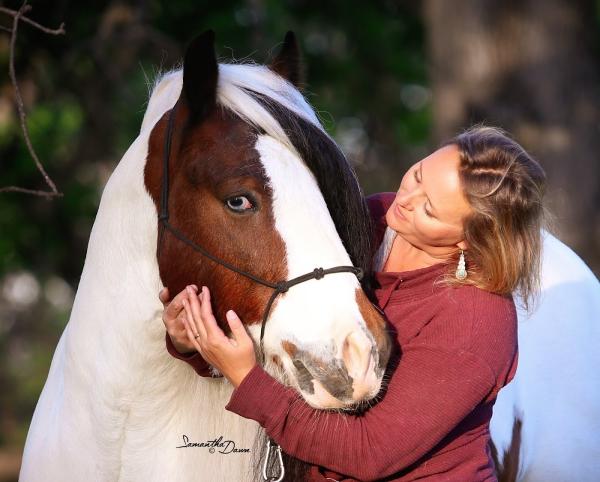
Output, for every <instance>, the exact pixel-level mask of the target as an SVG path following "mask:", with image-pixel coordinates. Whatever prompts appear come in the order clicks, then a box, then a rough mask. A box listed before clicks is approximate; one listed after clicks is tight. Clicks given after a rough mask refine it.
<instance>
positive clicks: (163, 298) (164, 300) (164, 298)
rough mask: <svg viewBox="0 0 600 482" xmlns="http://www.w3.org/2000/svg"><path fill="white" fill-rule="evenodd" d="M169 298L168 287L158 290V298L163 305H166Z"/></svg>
mask: <svg viewBox="0 0 600 482" xmlns="http://www.w3.org/2000/svg"><path fill="white" fill-rule="evenodd" d="M169 298H170V296H169V288H166V287H165V288H163V289H162V290H160V291H159V292H158V299H159V300H160V302H161V303H162V304H163V307H165V306H166V305H167V303H168V302H169Z"/></svg>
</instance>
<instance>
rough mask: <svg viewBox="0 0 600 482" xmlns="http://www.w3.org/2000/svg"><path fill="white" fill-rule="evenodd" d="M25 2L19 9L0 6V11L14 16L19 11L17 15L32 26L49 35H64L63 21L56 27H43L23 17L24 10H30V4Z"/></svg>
mask: <svg viewBox="0 0 600 482" xmlns="http://www.w3.org/2000/svg"><path fill="white" fill-rule="evenodd" d="M25 3H26V2H25ZM25 3H24V4H23V6H22V7H21V8H20V9H19V10H11V9H10V8H6V7H0V13H5V14H7V15H10V16H11V17H16V16H17V15H19V12H21V14H20V15H19V17H20V19H21V20H22V21H23V22H25V23H28V24H29V25H32V26H34V27H35V28H37V29H39V30H41V31H42V32H44V33H47V34H49V35H64V34H65V24H64V23H61V24H60V26H59V27H58V28H48V27H44V26H43V25H40V24H39V23H37V22H34V21H33V20H31V19H30V18H27V17H24V16H23V14H24V13H25V12H28V11H29V10H31V5H25ZM23 7H25V10H23Z"/></svg>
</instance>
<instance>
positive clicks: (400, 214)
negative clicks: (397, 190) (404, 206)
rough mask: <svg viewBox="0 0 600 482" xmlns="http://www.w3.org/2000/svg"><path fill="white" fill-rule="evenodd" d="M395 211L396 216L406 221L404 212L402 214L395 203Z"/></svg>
mask: <svg viewBox="0 0 600 482" xmlns="http://www.w3.org/2000/svg"><path fill="white" fill-rule="evenodd" d="M395 212H396V216H397V217H398V218H400V219H402V220H404V221H406V220H407V219H406V216H405V215H404V214H402V211H400V205H399V204H396V207H395Z"/></svg>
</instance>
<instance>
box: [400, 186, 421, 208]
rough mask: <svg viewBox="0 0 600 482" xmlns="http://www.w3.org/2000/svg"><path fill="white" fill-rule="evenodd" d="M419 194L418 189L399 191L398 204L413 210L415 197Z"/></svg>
mask: <svg viewBox="0 0 600 482" xmlns="http://www.w3.org/2000/svg"><path fill="white" fill-rule="evenodd" d="M417 195H418V193H417V190H416V189H413V190H405V191H403V192H399V193H398V204H400V205H401V206H402V207H403V208H405V209H408V210H412V209H413V202H414V199H415V197H416V196H417Z"/></svg>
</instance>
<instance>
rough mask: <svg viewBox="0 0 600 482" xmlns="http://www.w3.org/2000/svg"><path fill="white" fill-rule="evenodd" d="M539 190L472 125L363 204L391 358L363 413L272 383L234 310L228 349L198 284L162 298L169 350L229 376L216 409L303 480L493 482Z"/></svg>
mask: <svg viewBox="0 0 600 482" xmlns="http://www.w3.org/2000/svg"><path fill="white" fill-rule="evenodd" d="M544 182H545V175H544V172H543V170H542V168H541V167H540V166H539V164H538V163H537V162H536V161H534V160H533V159H532V158H531V157H530V156H529V155H528V154H527V153H526V152H525V151H524V150H523V148H522V147H521V146H519V145H518V144H517V143H516V142H515V141H513V140H512V139H510V138H508V137H507V136H506V135H505V134H504V133H503V132H501V131H500V130H498V129H495V128H489V127H475V128H471V129H470V130H468V131H466V132H464V133H462V134H460V135H458V136H457V137H455V138H454V139H452V140H451V141H449V142H447V143H446V144H445V145H444V146H443V147H441V148H440V149H438V150H437V151H435V152H434V153H433V154H431V155H430V156H428V157H427V158H425V159H423V160H422V161H420V162H418V163H416V164H415V165H414V166H412V167H411V168H410V169H409V170H408V172H407V173H406V174H405V175H404V177H403V179H402V182H401V184H400V188H399V190H398V192H397V193H396V195H395V196H394V195H393V194H391V195H389V194H380V195H376V196H373V197H371V198H369V200H368V201H369V207H370V209H371V213H372V215H373V217H374V219H375V221H376V224H377V226H378V234H377V235H378V240H379V242H380V243H381V245H380V248H379V251H378V253H377V256H376V260H375V268H376V269H377V272H376V273H375V278H376V280H377V282H378V285H379V287H378V288H377V289H376V291H375V295H376V297H377V300H378V304H379V305H380V307H381V308H382V309H383V310H384V312H385V314H386V316H387V318H388V320H389V322H390V323H391V324H392V325H393V326H394V328H395V329H396V331H397V340H398V343H399V346H400V349H401V357H400V359H399V361H398V363H397V366H396V367H394V370H393V372H392V373H391V376H390V379H389V383H388V385H387V387H386V388H387V389H386V391H385V394H384V395H383V396H382V398H381V400H380V401H379V402H378V403H377V404H376V405H374V406H373V407H371V408H370V409H369V410H367V411H366V412H365V413H364V414H361V415H356V414H354V415H350V414H342V413H332V412H323V411H319V410H315V409H313V408H312V407H310V406H309V405H308V404H306V403H305V402H304V401H303V400H301V399H299V397H298V396H297V393H296V392H295V391H294V390H293V389H291V388H289V387H285V386H283V385H281V384H280V383H278V382H277V381H276V380H275V379H274V378H272V377H271V376H270V375H269V374H267V373H266V372H265V371H264V370H263V369H262V367H261V366H260V365H259V364H257V363H256V359H255V355H254V348H253V344H252V340H251V339H250V337H249V336H248V334H247V332H246V330H245V328H244V326H243V325H242V323H241V321H240V320H239V318H238V317H237V316H236V315H235V313H233V312H232V311H229V312H228V313H227V319H228V322H229V325H230V327H231V330H232V334H233V338H232V339H229V338H228V337H227V336H225V335H224V333H223V331H222V330H221V329H220V328H219V327H218V326H217V324H216V321H215V319H214V317H213V316H212V311H211V305H210V294H209V291H208V289H207V288H205V287H203V288H202V290H201V292H200V293H198V292H197V291H198V290H197V288H196V287H195V286H194V287H188V288H187V289H186V290H184V291H182V292H181V293H180V294H178V295H177V296H176V297H175V298H174V299H173V301H172V302H171V303H167V301H168V299H169V294H168V292H167V291H166V289H165V290H163V291H162V292H161V294H160V298H161V301H162V302H163V303H165V307H166V308H165V313H164V315H163V320H164V322H165V325H166V327H167V332H168V334H167V337H166V339H167V346H168V349H169V352H170V353H171V354H172V355H173V356H176V357H177V358H180V359H182V360H186V361H187V362H188V363H190V364H191V365H192V366H194V368H195V369H196V371H197V372H198V373H199V374H201V375H205V376H210V371H209V370H208V365H207V363H206V362H208V363H210V365H212V366H214V367H216V368H217V369H218V370H219V371H220V372H221V373H222V374H223V375H224V376H225V377H227V378H228V379H229V380H230V381H231V383H232V384H233V385H234V387H235V390H234V391H233V393H232V396H231V399H230V401H229V403H228V404H227V406H226V407H225V408H226V409H227V410H229V411H232V412H234V413H237V414H239V415H241V416H243V417H246V418H251V419H254V420H256V421H257V422H259V423H260V424H261V425H262V426H263V427H264V428H265V429H266V432H267V434H268V435H269V436H270V437H271V438H272V439H273V440H274V441H275V442H277V443H278V444H279V445H281V447H282V449H283V450H284V451H285V452H287V453H289V454H291V455H292V456H294V457H297V458H299V459H301V460H304V461H307V462H309V463H310V464H313V466H312V467H311V471H310V478H309V480H315V481H316V480H344V481H350V480H377V479H382V478H386V479H385V480H395V481H405V480H417V479H418V480H427V481H441V480H444V481H461V482H464V481H495V480H496V476H495V473H494V465H493V460H492V458H491V454H490V450H489V448H488V442H489V421H490V419H491V416H492V407H493V404H494V402H495V400H496V396H497V394H498V392H499V390H500V389H501V388H502V387H503V386H505V385H506V384H507V383H508V382H510V381H511V380H512V378H513V376H514V374H515V371H516V367H517V358H518V352H517V316H516V310H515V306H514V303H513V300H512V297H511V293H513V292H517V293H519V294H520V295H521V297H522V299H523V300H524V301H525V302H526V303H527V301H528V300H531V298H532V294H533V293H534V292H535V288H536V284H537V273H538V268H539V258H540V247H541V234H540V228H541V223H542V214H543V209H542V204H541V199H542V195H543V186H544ZM382 238H383V239H382ZM192 351H197V352H199V353H195V354H192V355H190V354H189V352H192ZM306 427H310V430H308V429H307V428H306Z"/></svg>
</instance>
